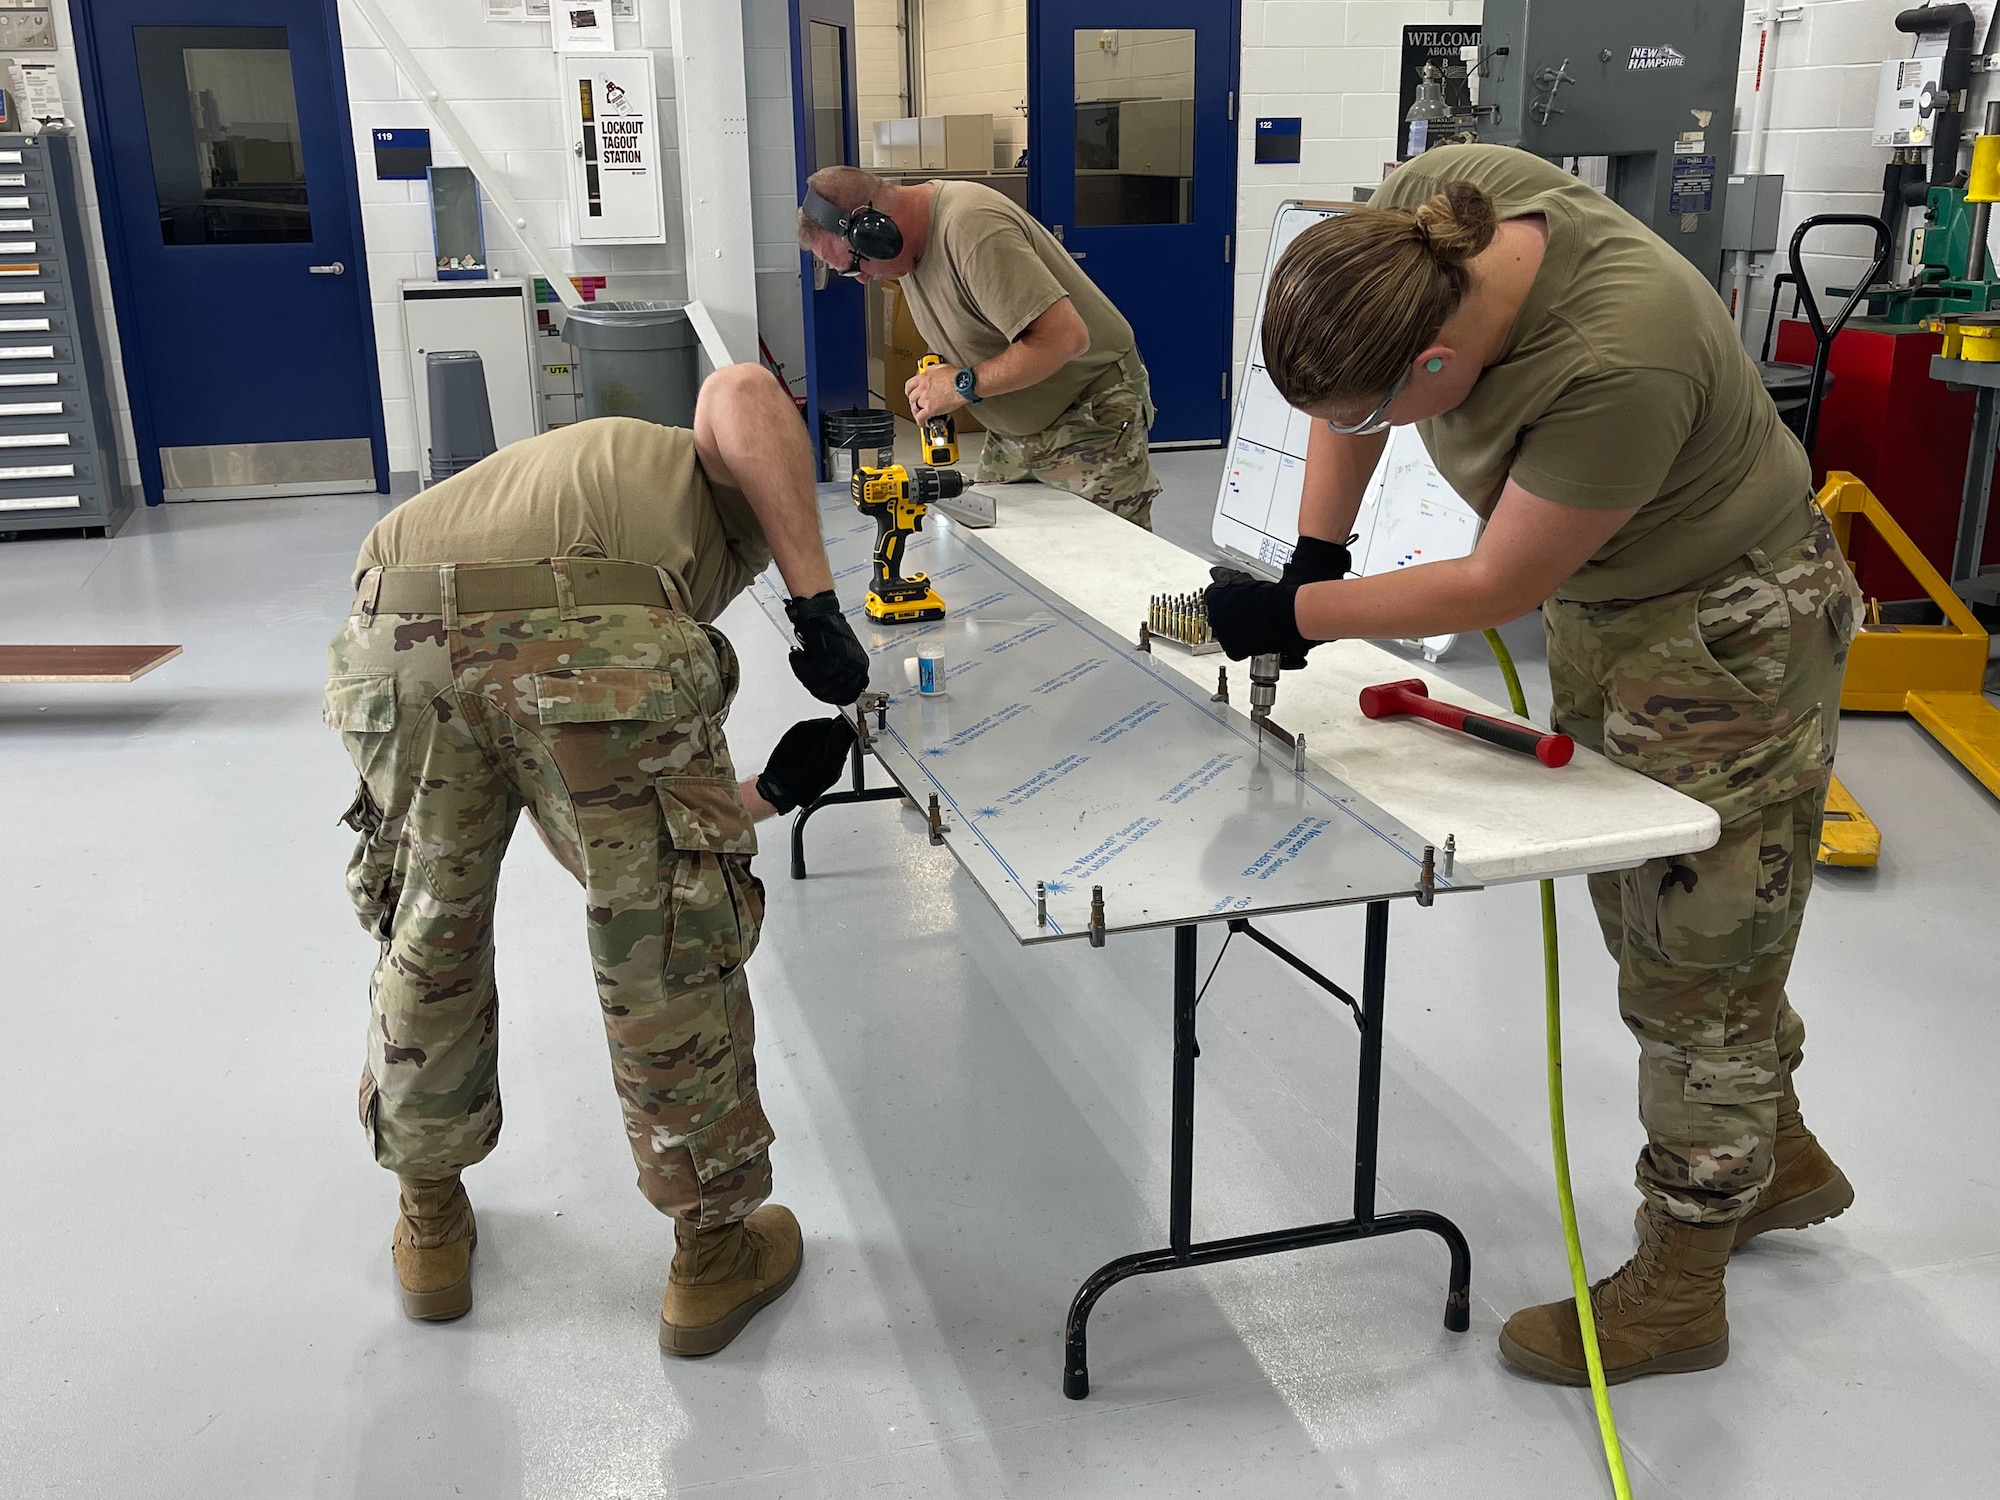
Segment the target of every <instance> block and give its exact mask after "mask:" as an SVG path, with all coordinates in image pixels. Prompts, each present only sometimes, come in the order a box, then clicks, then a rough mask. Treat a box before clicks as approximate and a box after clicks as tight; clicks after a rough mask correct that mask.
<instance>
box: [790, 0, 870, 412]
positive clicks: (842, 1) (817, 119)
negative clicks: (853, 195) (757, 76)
mask: <svg viewBox="0 0 2000 1500" xmlns="http://www.w3.org/2000/svg"><path fill="white" fill-rule="evenodd" d="M854 96H855V88H854V0H792V118H793V132H794V142H795V146H796V150H795V151H794V153H793V156H794V159H795V160H796V162H797V163H798V196H799V198H800V199H801V200H803V199H804V198H805V195H806V179H807V178H808V177H810V176H812V174H813V173H815V172H817V171H818V170H819V169H820V168H821V167H835V166H847V167H852V166H858V165H859V164H860V156H859V154H858V152H857V150H856V140H857V138H858V131H857V124H856V118H857V117H856V115H855V110H854ZM799 295H800V300H801V301H802V302H803V304H804V309H803V310H804V313H805V354H806V421H807V422H808V423H810V424H811V431H812V435H813V446H814V449H815V450H817V449H818V448H819V447H820V439H819V434H820V425H819V419H820V413H821V412H825V411H842V410H845V409H847V408H849V407H856V406H867V405H868V404H869V400H868V309H867V303H866V301H865V298H864V294H863V292H862V289H861V283H860V282H858V281H850V280H848V279H847V278H846V277H844V276H836V275H833V274H832V273H831V272H829V271H828V270H827V269H826V267H824V266H822V265H821V264H820V263H819V262H818V261H816V260H814V259H813V257H812V255H811V254H810V253H808V252H806V251H804V250H801V251H800V252H799Z"/></svg>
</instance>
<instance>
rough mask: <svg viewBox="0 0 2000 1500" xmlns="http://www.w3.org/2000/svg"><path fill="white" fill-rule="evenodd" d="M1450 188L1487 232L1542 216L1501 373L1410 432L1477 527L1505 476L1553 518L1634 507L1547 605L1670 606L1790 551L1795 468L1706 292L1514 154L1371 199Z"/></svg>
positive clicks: (1645, 241) (1679, 266) (1690, 273)
mask: <svg viewBox="0 0 2000 1500" xmlns="http://www.w3.org/2000/svg"><path fill="white" fill-rule="evenodd" d="M1457 181H1465V182H1473V183H1477V184H1478V185H1479V186H1480V187H1482V188H1484V189H1485V190H1486V191H1487V192H1488V193H1489V194H1491V195H1492V197H1493V200H1494V202H1495V204H1496V206H1497V207H1498V209H1499V211H1500V217H1501V218H1503V219H1517V218H1520V217H1522V216H1524V215H1527V214H1542V215H1544V216H1545V218H1546V220H1547V223H1548V247H1547V250H1546V252H1545V254H1544V255H1543V258H1542V266H1541V270H1540V271H1539V272H1537V273H1536V276H1535V284H1534V287H1533V289H1532V290H1531V291H1530V293H1529V295H1528V301H1527V305H1526V306H1524V307H1523V308H1522V309H1521V315H1520V318H1519V319H1518V320H1517V321H1516V323H1515V325H1514V331H1513V333H1512V335H1511V336H1510V337H1509V339H1508V342H1507V347H1506V349H1505V351H1504V352H1503V354H1502V356H1501V359H1500V362H1499V363H1497V364H1495V365H1492V366H1490V367H1489V368H1488V369H1487V370H1486V372H1485V373H1484V374H1483V375H1481V376H1480V377H1479V383H1478V384H1477V385H1475V386H1474V387H1473V388H1472V393H1471V394H1470V395H1469V396H1467V397H1466V398H1465V400H1464V401H1463V402H1462V403H1461V404H1460V405H1459V406H1457V407H1456V408H1454V409H1453V410H1451V411H1448V412H1446V413H1445V414H1444V415H1443V416H1441V417H1434V418H1432V419H1431V420H1429V421H1427V422H1419V423H1418V424H1417V430H1418V431H1419V432H1420V433H1422V434H1423V439H1424V446H1425V447H1427V448H1428V449H1429V450H1430V454H1431V461H1432V462H1433V463H1435V464H1436V465H1437V467H1438V471H1439V472H1440V473H1441V474H1443V475H1444V477H1445V479H1446V481H1447V482H1448V483H1449V484H1450V485H1451V487H1452V488H1453V489H1455V490H1457V491H1458V493H1459V494H1460V495H1462V496H1464V497H1465V500H1466V502H1467V503H1468V504H1469V505H1471V506H1472V508H1473V509H1474V510H1476V511H1478V512H1479V514H1480V515H1482V516H1485V515H1488V514H1490V513H1491V512H1492V510H1493V507H1494V505H1495V503H1496V502H1497V501H1498V500H1499V498H1500V490H1501V487H1502V486H1503V485H1504V484H1505V483H1506V481H1507V479H1508V477H1509V476H1510V475H1511V476H1512V477H1513V478H1514V480H1515V481H1516V482H1518V483H1519V484H1520V485H1521V487H1522V488H1523V489H1525V490H1527V491H1528V492H1529V493H1531V494H1535V495H1539V496H1541V497H1542V498H1543V499H1545V500H1553V501H1555V502H1556V503H1558V504H1561V505H1575V506H1581V507H1584V508H1586V509H1592V510H1624V509H1627V508H1630V507H1632V506H1637V507H1639V511H1638V514H1637V515H1635V516H1633V517H1632V519H1631V520H1629V521H1627V522H1626V523H1625V525H1623V526H1622V527H1620V528H1619V529H1618V532H1617V534H1616V535H1615V536H1613V537H1612V538H1611V540H1610V541H1608V542H1606V543H1605V544H1604V546H1603V547H1602V548H1601V549H1600V550H1599V551H1598V553H1597V555H1596V556H1595V557H1593V558H1591V560H1590V561H1589V562H1587V563H1585V564H1584V565H1583V567H1582V568H1580V569H1579V570H1578V571H1577V572H1576V573H1575V574H1574V575H1572V576H1571V577H1570V579H1569V580H1568V581H1567V582H1566V583H1564V584H1563V586H1562V588H1561V589H1559V590H1558V591H1557V593H1558V596H1559V597H1562V598H1566V599H1575V600H1579V601H1585V602H1592V601H1597V600H1604V599H1645V598H1652V597H1655V596H1657V595H1661V594H1669V593H1674V592H1677V591H1679V590H1681V589H1685V588H1689V587H1691V586H1692V585H1694V584H1696V583H1698V582H1700V581H1702V580H1703V579H1706V578H1709V577H1711V576H1712V575H1714V574H1715V573H1717V572H1719V571H1721V570H1722V569H1724V568H1726V567H1728V566H1729V565H1730V564H1731V563H1732V562H1734V561H1735V560H1736V559H1737V558H1739V557H1741V556H1742V555H1743V554H1744V553H1745V552H1747V551H1749V550H1751V549H1752V548H1754V547H1765V548H1775V547H1778V546H1782V545H1784V544H1786V543H1789V542H1792V541H1795V540H1797V539H1799V538H1801V537H1803V536H1804V535H1805V534H1806V531H1807V530H1808V528H1809V527H1810V525H1811V513H1810V506H1809V503H1808V500H1807V496H1808V494H1809V493H1810V491H1811V487H1812V469H1811V466H1810V465H1809V464H1808V463H1807V462H1806V455H1805V450H1804V449H1803V448H1801V447H1800V446H1799V441H1798V439H1797V438H1795V437H1793V436H1792V434H1791V432H1790V431H1789V430H1787V428H1786V427H1785V425H1784V424H1783V423H1782V422H1780V421H1779V420H1778V412H1777V408H1776V407H1775V406H1773V405H1772V403H1771V398H1770V396H1769V395H1767V394H1766V393H1765V390H1764V386H1763V382H1762V381H1760V380H1759V379H1758V377H1757V370H1756V366H1755V365H1753V364H1752V363H1751V361H1750V356H1749V354H1748V353H1746V352H1745V350H1744V348H1743V344H1742V342H1741V341H1740V340H1739V339H1738V338H1737V335H1736V329H1735V326H1734V325H1733V324H1732V323H1731V322H1730V319H1729V314H1728V312H1727V310H1726V309H1725V308H1724V306H1723V303H1722V299H1721V298H1720V297H1719V296H1717V295H1716V291H1715V288H1714V287H1712V286H1710V285H1709V284H1708V283H1707V282H1706V281H1704V280H1703V279H1702V277H1701V274H1700V273H1699V272H1698V271H1696V270H1695V268H1694V267H1693V266H1692V265H1691V264H1690V263H1689V262H1688V261H1687V260H1685V259H1684V258H1683V257H1681V256H1680V255H1679V254H1677V253H1676V252H1675V251H1674V250H1673V249H1672V248H1670V247H1669V246H1668V245H1667V244H1666V243H1665V242H1664V241H1662V240H1661V239H1660V238H1659V237H1658V236H1657V235H1655V234H1653V233H1652V232H1651V231H1650V230H1648V229H1647V228H1646V227H1645V226H1644V225H1643V224H1641V223H1640V222H1639V221H1638V220H1637V219H1634V218H1633V217H1632V216H1631V215H1630V214H1627V213H1626V212H1625V211H1624V210H1623V209H1621V208H1619V207H1618V206H1617V205H1616V204H1615V203H1613V202H1612V201H1611V200H1610V199H1609V198H1607V197H1605V196H1604V194H1602V193H1600V192H1598V191H1597V190H1596V189H1595V188H1593V187H1591V186H1589V185H1588V184H1587V183H1584V182H1580V181H1578V180H1577V179H1576V178H1574V177H1572V176H1570V175H1569V174H1568V173H1567V172H1564V171H1563V170H1562V169H1561V168H1559V167H1556V166H1554V165H1552V164H1550V163H1549V162H1545V161H1543V160H1542V159H1541V158H1540V157H1536V156H1531V155H1529V154H1528V153H1527V152H1525V151H1520V150H1516V149H1514V148H1513V147H1509V146H1440V147H1438V148H1437V149H1436V150H1434V151H1429V152H1426V153H1425V154H1424V155H1422V156H1420V157H1418V158H1417V159H1416V160H1414V161H1412V162H1409V163H1407V164H1406V165H1404V166H1401V167H1398V168H1397V169H1396V170H1395V171H1394V172H1392V173H1390V174H1389V179H1388V181H1387V182H1385V183H1384V184H1383V185H1382V189H1381V191H1380V192H1378V193H1377V194H1376V195H1375V198H1374V202H1376V203H1378V204H1381V205H1383V206H1385V207H1389V208H1406V209H1407V208H1414V207H1415V206H1416V205H1417V204H1419V203H1421V202H1422V201H1423V200H1424V199H1426V198H1428V197H1430V196H1431V195H1432V194H1434V193H1437V192H1440V191H1442V190H1443V187H1444V185H1445V184H1446V183H1449V182H1457Z"/></svg>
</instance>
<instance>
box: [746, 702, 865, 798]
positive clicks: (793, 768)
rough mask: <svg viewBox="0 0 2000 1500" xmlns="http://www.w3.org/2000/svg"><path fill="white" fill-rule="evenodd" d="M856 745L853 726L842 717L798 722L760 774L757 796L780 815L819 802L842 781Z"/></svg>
mask: <svg viewBox="0 0 2000 1500" xmlns="http://www.w3.org/2000/svg"><path fill="white" fill-rule="evenodd" d="M853 746H854V726H853V725H852V724H850V723H848V721H847V720H846V719H844V718H842V717H841V716H840V715H839V714H835V715H834V716H833V717H832V718H830V719H801V720H799V722H798V723H796V724H794V725H793V726H792V727H791V728H790V729H787V730H786V731H785V733H784V737H783V738H782V739H780V740H779V741H778V748H777V749H775V750H773V751H772V752H771V759H770V761H769V763H768V764H766V765H765V767H764V769H763V770H762V771H761V772H759V773H758V776H757V795H758V796H760V797H762V798H763V799H764V800H765V801H766V802H768V803H770V804H771V806H773V807H775V808H776V809H777V810H778V811H779V812H781V813H788V812H790V811H791V810H792V809H793V808H795V807H803V806H805V805H806V804H807V803H809V802H816V801H818V800H819V798H820V795H821V794H822V793H824V792H825V791H826V789H827V788H828V787H830V786H832V785H833V784H834V783H835V782H836V781H838V780H840V772H841V769H842V768H843V767H844V766H846V764H847V752H848V751H849V750H851V749H852V748H853Z"/></svg>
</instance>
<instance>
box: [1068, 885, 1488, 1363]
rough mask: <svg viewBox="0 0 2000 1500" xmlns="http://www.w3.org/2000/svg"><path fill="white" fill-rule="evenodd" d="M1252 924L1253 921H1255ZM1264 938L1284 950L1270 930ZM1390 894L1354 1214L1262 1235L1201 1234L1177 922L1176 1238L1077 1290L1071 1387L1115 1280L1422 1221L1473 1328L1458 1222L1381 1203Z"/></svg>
mask: <svg viewBox="0 0 2000 1500" xmlns="http://www.w3.org/2000/svg"><path fill="white" fill-rule="evenodd" d="M1246 925H1247V924H1246ZM1252 935H1253V936H1255V937H1256V939H1257V941H1259V942H1260V943H1263V944H1264V946H1266V947H1267V948H1271V949H1273V951H1279V952H1282V950H1280V949H1278V947H1277V945H1276V944H1275V943H1273V942H1272V941H1271V940H1270V939H1269V938H1268V937H1266V936H1264V935H1263V934H1261V933H1254V932H1253V933H1252ZM1283 956H1285V957H1286V958H1287V960H1288V961H1289V962H1291V963H1292V966H1293V967H1294V968H1297V969H1299V970H1300V971H1301V972H1303V973H1306V974H1308V975H1309V976H1311V977H1312V978H1314V979H1315V980H1317V981H1318V982H1319V983H1320V984H1321V985H1322V987H1324V988H1326V989H1328V990H1330V991H1332V992H1333V993H1335V994H1339V995H1341V996H1342V998H1346V997H1345V995H1344V993H1343V992H1342V991H1340V990H1339V989H1338V988H1337V987H1336V986H1334V985H1332V984H1331V982H1330V981H1327V980H1325V979H1324V978H1322V977H1321V976H1319V975H1318V974H1317V973H1316V972H1315V971H1313V970H1311V969H1310V968H1308V967H1306V966H1304V965H1302V964H1300V963H1299V962H1298V961H1297V960H1296V959H1292V958H1291V956H1290V955H1283ZM1388 971H1389V903H1388V902H1386V901H1373V902H1370V903H1369V905H1368V917H1367V937H1366V946H1365V949H1364V952H1363V960H1362V984H1361V1006H1360V1018H1359V1019H1360V1025H1361V1068H1360V1079H1359V1085H1358V1088H1357V1090H1356V1093H1357V1095H1358V1098H1357V1101H1356V1120H1355V1132H1354V1216H1353V1217H1352V1218H1351V1219H1340V1220H1336V1221H1334V1222H1332V1223H1327V1224H1308V1225H1302V1226H1300V1227H1298V1228H1295V1229H1277V1230H1269V1231H1266V1232H1264V1233H1261V1234H1245V1235H1237V1236H1235V1237H1233V1238H1230V1239H1222V1240H1208V1241H1205V1242H1203V1243H1201V1244H1195V1243H1194V1240H1193V1227H1192V1221H1193V1212H1194V1064H1195V1057H1196V1048H1195V1008H1196V998H1197V994H1198V991H1197V988H1196V984H1195V929H1194V927H1192V926H1185V927H1176V928H1175V929H1174V1088H1173V1121H1172V1131H1173V1140H1172V1148H1173V1149H1172V1164H1171V1168H1170V1177H1169V1186H1168V1193H1169V1201H1168V1210H1167V1237H1168V1241H1169V1245H1168V1248H1167V1249H1164V1250H1147V1251H1141V1252H1140V1253H1138V1254H1136V1255H1124V1256H1120V1257H1119V1258H1118V1259H1117V1260H1114V1261H1110V1262H1108V1263H1107V1264H1105V1265H1103V1266H1100V1267H1099V1268H1098V1269H1097V1270H1096V1271H1095V1272H1094V1273H1092V1275H1091V1277H1090V1279H1089V1280H1087V1281H1086V1282H1084V1284H1083V1285H1082V1286H1081V1287H1080V1288H1078V1289H1077V1294H1076V1297H1075V1299H1074V1300H1073V1301H1072V1302H1071V1303H1070V1309H1069V1320H1068V1323H1067V1325H1066V1327H1065V1330H1064V1348H1063V1394H1064V1395H1065V1396H1068V1397H1069V1398H1070V1399H1071V1400H1073V1401H1080V1400H1082V1399H1083V1398H1084V1397H1085V1396H1087V1395H1089V1394H1090V1367H1089V1360H1088V1327H1089V1322H1090V1314H1091V1311H1092V1309H1093V1308H1095V1307H1096V1305H1097V1299H1098V1298H1099V1297H1102V1296H1103V1295H1104V1294H1105V1293H1106V1292H1107V1291H1109V1290H1110V1289H1111V1288H1112V1287H1114V1286H1116V1285H1117V1284H1118V1283H1119V1282H1121V1281H1123V1280H1125V1279H1126V1278H1127V1277H1129V1276H1147V1275H1151V1274H1153V1273H1155V1272H1159V1271H1172V1270H1177V1269H1179V1268H1181V1267H1185V1266H1205V1265H1213V1264H1215V1263H1216V1262H1218V1261H1226V1260H1242V1259H1245V1258H1247V1257H1249V1256H1254V1255H1276V1254H1279V1253H1281V1252H1283V1251H1286V1250H1302V1249H1305V1248H1306V1247H1308V1246H1311V1245H1332V1244H1340V1243H1343V1242H1345V1241H1349V1240H1364V1239H1374V1238H1377V1237H1379V1236H1381V1235H1388V1234H1403V1233H1407V1232H1409V1231H1411V1230H1422V1231H1425V1232H1427V1233H1430V1234H1435V1235H1437V1236H1438V1237H1439V1238H1440V1239H1442V1240H1443V1241H1444V1242H1445V1247H1446V1248H1447V1249H1448V1250H1449V1251H1450V1253H1451V1271H1450V1276H1449V1279H1448V1281H1447V1283H1446V1293H1445V1307H1444V1326H1445V1327H1446V1328H1448V1329H1450V1330H1451V1331H1452V1332H1453V1333H1463V1332H1465V1331H1466V1329H1467V1328H1469V1327H1470V1326H1471V1321H1472V1250H1471V1247H1470V1246H1468V1245H1467V1244H1466V1241H1465V1236H1464V1235H1463V1234H1461V1233H1460V1232H1459V1229H1458V1226H1457V1225H1455V1224H1453V1223H1452V1222H1451V1220H1449V1219H1447V1218H1445V1217H1444V1216H1443V1215H1442V1214H1436V1213H1431V1212H1428V1211H1426V1210H1422V1209H1412V1210H1406V1211H1403V1212H1399V1213H1392V1214H1377V1213H1376V1212H1375V1158H1376V1145H1377V1139H1378V1135H1379V1130H1378V1127H1379V1122H1380V1117H1381V1106H1382V1015H1383V1002H1384V999H1385V996H1386V992H1387V989H1388Z"/></svg>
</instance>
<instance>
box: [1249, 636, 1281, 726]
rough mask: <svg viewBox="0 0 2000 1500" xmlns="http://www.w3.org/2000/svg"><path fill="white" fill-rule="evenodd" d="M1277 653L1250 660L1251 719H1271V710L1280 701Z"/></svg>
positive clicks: (1278, 659) (1254, 657)
mask: <svg viewBox="0 0 2000 1500" xmlns="http://www.w3.org/2000/svg"><path fill="white" fill-rule="evenodd" d="M1279 661H1280V658H1279V656H1278V655H1277V653H1276V652H1272V653H1270V654H1269V655H1265V656H1253V657H1251V658H1250V717H1251V718H1253V719H1265V718H1269V717H1270V714H1271V709H1272V708H1273V706H1275V705H1276V703H1277V701H1278V664H1279Z"/></svg>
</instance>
